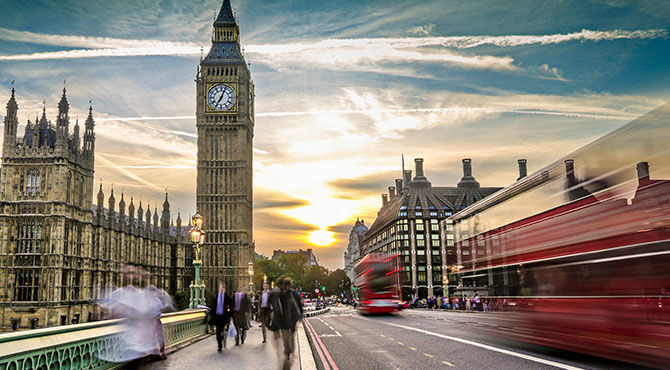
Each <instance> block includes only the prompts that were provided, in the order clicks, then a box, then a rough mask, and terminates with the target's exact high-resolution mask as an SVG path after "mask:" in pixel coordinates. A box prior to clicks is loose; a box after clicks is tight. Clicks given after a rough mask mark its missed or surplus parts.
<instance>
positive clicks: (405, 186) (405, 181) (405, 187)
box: [402, 170, 412, 194]
mask: <svg viewBox="0 0 670 370" xmlns="http://www.w3.org/2000/svg"><path fill="white" fill-rule="evenodd" d="M411 181H412V170H405V178H404V179H403V180H402V185H403V188H402V192H403V194H404V193H407V192H408V191H409V183H410V182H411Z"/></svg>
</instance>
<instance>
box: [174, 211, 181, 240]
mask: <svg viewBox="0 0 670 370" xmlns="http://www.w3.org/2000/svg"><path fill="white" fill-rule="evenodd" d="M175 226H176V230H175V237H176V238H177V242H179V241H180V240H181V212H177V221H176V224H175Z"/></svg>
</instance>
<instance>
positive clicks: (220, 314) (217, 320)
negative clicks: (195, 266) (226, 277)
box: [209, 283, 233, 352]
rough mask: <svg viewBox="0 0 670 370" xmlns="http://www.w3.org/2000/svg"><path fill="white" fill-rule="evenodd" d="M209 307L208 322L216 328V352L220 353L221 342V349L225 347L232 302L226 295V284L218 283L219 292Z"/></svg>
mask: <svg viewBox="0 0 670 370" xmlns="http://www.w3.org/2000/svg"><path fill="white" fill-rule="evenodd" d="M209 307H210V308H211V310H210V312H209V314H210V321H211V323H212V324H214V326H215V327H216V343H217V344H218V345H219V347H218V349H217V351H218V352H221V344H222V343H221V342H223V347H225V346H226V337H227V333H228V325H230V318H231V316H232V310H233V301H232V299H231V298H230V296H229V295H228V294H226V284H224V283H219V291H218V293H217V294H216V295H215V296H214V297H212V300H210V305H209Z"/></svg>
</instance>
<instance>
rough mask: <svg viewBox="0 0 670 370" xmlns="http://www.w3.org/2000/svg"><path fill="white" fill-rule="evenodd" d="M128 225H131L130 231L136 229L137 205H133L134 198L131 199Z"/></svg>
mask: <svg viewBox="0 0 670 370" xmlns="http://www.w3.org/2000/svg"><path fill="white" fill-rule="evenodd" d="M128 223H129V224H130V230H133V229H134V227H135V204H133V197H132V196H131V197H130V204H129V205H128Z"/></svg>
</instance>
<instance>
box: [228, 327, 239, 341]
mask: <svg viewBox="0 0 670 370" xmlns="http://www.w3.org/2000/svg"><path fill="white" fill-rule="evenodd" d="M228 336H229V337H230V338H235V337H237V329H235V325H233V324H229V325H228Z"/></svg>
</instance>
